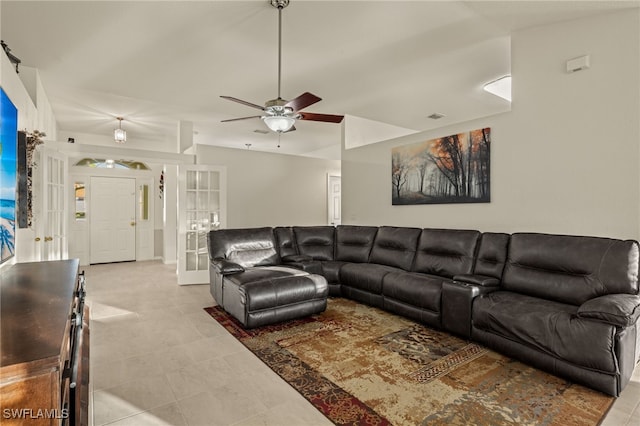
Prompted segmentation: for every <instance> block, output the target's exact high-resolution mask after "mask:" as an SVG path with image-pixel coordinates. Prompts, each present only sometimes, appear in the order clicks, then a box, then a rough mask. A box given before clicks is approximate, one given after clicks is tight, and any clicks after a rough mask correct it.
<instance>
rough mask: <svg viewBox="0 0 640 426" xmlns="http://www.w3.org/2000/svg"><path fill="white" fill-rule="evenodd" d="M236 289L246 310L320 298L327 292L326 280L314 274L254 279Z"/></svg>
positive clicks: (270, 307) (250, 310)
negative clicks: (261, 279)
mask: <svg viewBox="0 0 640 426" xmlns="http://www.w3.org/2000/svg"><path fill="white" fill-rule="evenodd" d="M238 290H239V291H240V294H241V300H243V302H244V304H245V306H246V311H247V312H255V311H260V310H262V309H272V308H274V307H278V306H287V305H293V304H295V303H300V302H306V301H308V300H312V299H322V298H326V297H327V296H328V294H329V288H328V286H327V281H326V280H325V279H324V278H323V277H321V276H320V275H314V274H307V275H298V276H292V277H279V278H269V279H265V280H263V281H254V282H250V283H246V284H244V285H242V286H240V287H239V288H238Z"/></svg>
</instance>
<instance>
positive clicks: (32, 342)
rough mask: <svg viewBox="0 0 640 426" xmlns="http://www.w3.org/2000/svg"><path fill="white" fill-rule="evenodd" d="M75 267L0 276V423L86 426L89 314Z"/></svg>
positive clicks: (28, 268)
mask: <svg viewBox="0 0 640 426" xmlns="http://www.w3.org/2000/svg"><path fill="white" fill-rule="evenodd" d="M84 286H85V279H84V274H79V273H78V260H77V259H73V260H59V261H49V262H32V263H17V264H15V265H13V266H11V267H9V268H8V269H6V270H3V271H2V272H1V273H0V290H1V293H0V304H1V306H0V315H1V317H0V333H1V334H0V339H1V346H0V352H1V355H2V359H1V361H0V423H2V424H3V425H5V424H7V425H18V424H20V425H61V424H62V425H67V424H69V425H85V424H88V393H89V386H88V384H89V351H88V350H89V309H88V307H87V306H85V305H84V294H85V287H84Z"/></svg>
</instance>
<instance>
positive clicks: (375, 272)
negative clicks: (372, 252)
mask: <svg viewBox="0 0 640 426" xmlns="http://www.w3.org/2000/svg"><path fill="white" fill-rule="evenodd" d="M391 272H403V271H402V270H401V269H398V268H394V267H392V266H386V265H378V264H375V263H347V264H345V265H343V266H342V268H340V283H341V284H342V285H343V286H348V287H354V288H357V289H360V290H365V291H367V292H369V293H373V294H382V279H383V278H384V276H385V275H387V274H388V273H391Z"/></svg>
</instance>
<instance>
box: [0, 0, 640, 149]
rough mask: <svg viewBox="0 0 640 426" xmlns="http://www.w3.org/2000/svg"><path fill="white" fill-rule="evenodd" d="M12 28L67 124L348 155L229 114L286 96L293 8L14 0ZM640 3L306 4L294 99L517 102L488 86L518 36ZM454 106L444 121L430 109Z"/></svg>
mask: <svg viewBox="0 0 640 426" xmlns="http://www.w3.org/2000/svg"><path fill="white" fill-rule="evenodd" d="M0 7H1V9H0V17H1V26H0V35H1V37H2V39H3V40H4V41H5V42H6V43H7V44H8V45H9V46H10V48H11V49H12V53H14V54H15V55H16V56H18V57H19V58H20V59H21V60H22V64H23V65H24V66H28V67H33V68H37V69H38V70H39V72H40V76H41V78H42V81H43V84H44V87H45V90H46V92H47V95H48V97H49V100H50V102H51V104H52V106H53V109H54V114H55V116H56V118H57V121H58V126H59V130H62V131H66V132H71V133H73V132H78V133H94V134H106V135H110V134H112V131H113V128H114V127H116V126H117V121H116V119H115V117H116V116H123V117H124V118H125V121H124V123H123V127H124V128H126V130H127V132H128V143H127V145H128V146H132V147H135V141H136V139H145V140H157V141H159V145H160V144H162V145H163V146H164V143H165V141H168V140H175V139H176V129H177V123H178V122H179V121H180V120H185V121H190V122H193V127H194V142H196V143H201V144H210V145H218V146H227V147H238V148H245V147H246V144H251V149H257V150H265V151H279V152H283V153H291V154H299V155H310V156H318V157H325V158H336V156H339V153H340V140H341V130H340V128H341V126H340V125H335V124H324V123H316V122H298V123H297V124H296V127H297V129H298V130H297V131H295V132H290V133H286V134H283V135H282V140H281V142H282V143H281V148H277V147H276V146H277V143H278V137H277V135H276V134H274V133H266V134H264V133H257V132H255V131H256V130H265V129H266V127H265V125H264V123H262V122H261V121H260V120H259V119H253V120H246V121H238V122H232V123H220V120H224V119H229V118H234V117H242V116H249V115H255V114H256V112H257V113H259V111H258V110H255V109H251V108H249V107H246V106H243V105H240V104H237V103H233V102H229V101H225V100H223V99H221V98H220V95H229V96H234V97H237V98H240V99H243V100H246V101H249V102H252V103H256V104H264V102H265V101H267V100H269V99H273V98H275V97H276V95H277V41H278V33H277V22H278V20H277V19H278V12H277V10H276V9H275V8H273V7H272V6H271V5H270V3H269V1H268V0H259V1H239V0H234V1H123V2H120V1H82V2H80V1H68V2H67V1H43V2H37V1H6V0H3V1H2V2H1V4H0ZM627 7H638V1H637V0H634V1H596V2H593V1H493V2H484V1H406V2H405V1H305V0H291V4H290V5H289V6H288V7H287V8H286V9H284V10H283V12H282V18H283V30H282V35H283V43H282V96H283V98H285V99H292V98H294V97H296V96H298V95H299V94H301V93H303V92H305V91H309V92H312V93H314V94H316V95H318V96H320V97H321V98H323V100H322V101H321V102H318V103H317V104H315V105H313V106H311V107H309V108H307V109H305V111H310V112H321V113H328V114H346V115H353V116H357V117H362V118H366V119H369V120H375V121H380V122H384V123H388V124H391V125H394V126H399V127H403V128H406V129H411V130H415V131H420V130H427V129H431V128H434V127H440V126H443V125H446V124H450V123H454V122H460V121H465V120H469V119H473V118H478V117H482V116H487V115H491V114H495V113H498V112H502V111H507V110H508V109H509V108H510V105H509V103H508V102H506V101H504V100H502V99H500V98H498V97H495V96H493V95H490V94H488V93H486V92H484V91H483V90H482V86H483V85H484V83H486V82H488V81H491V80H494V79H496V78H498V77H501V76H503V75H505V74H509V73H510V34H511V32H512V31H514V30H519V29H523V28H527V27H531V26H536V25H542V24H546V23H551V22H558V21H563V20H568V19H576V18H580V17H584V16H588V15H592V14H597V13H606V12H609V11H611V10H615V9H620V8H627ZM432 113H441V114H444V115H445V117H444V118H442V119H440V120H432V119H430V118H428V116H429V115H430V114H432Z"/></svg>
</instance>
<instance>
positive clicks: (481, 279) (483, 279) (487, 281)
mask: <svg viewBox="0 0 640 426" xmlns="http://www.w3.org/2000/svg"><path fill="white" fill-rule="evenodd" d="M453 281H455V282H459V283H464V284H472V285H477V286H480V287H498V286H499V285H500V280H498V279H497V278H494V277H489V276H487V275H478V274H464V275H456V276H454V277H453Z"/></svg>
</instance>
